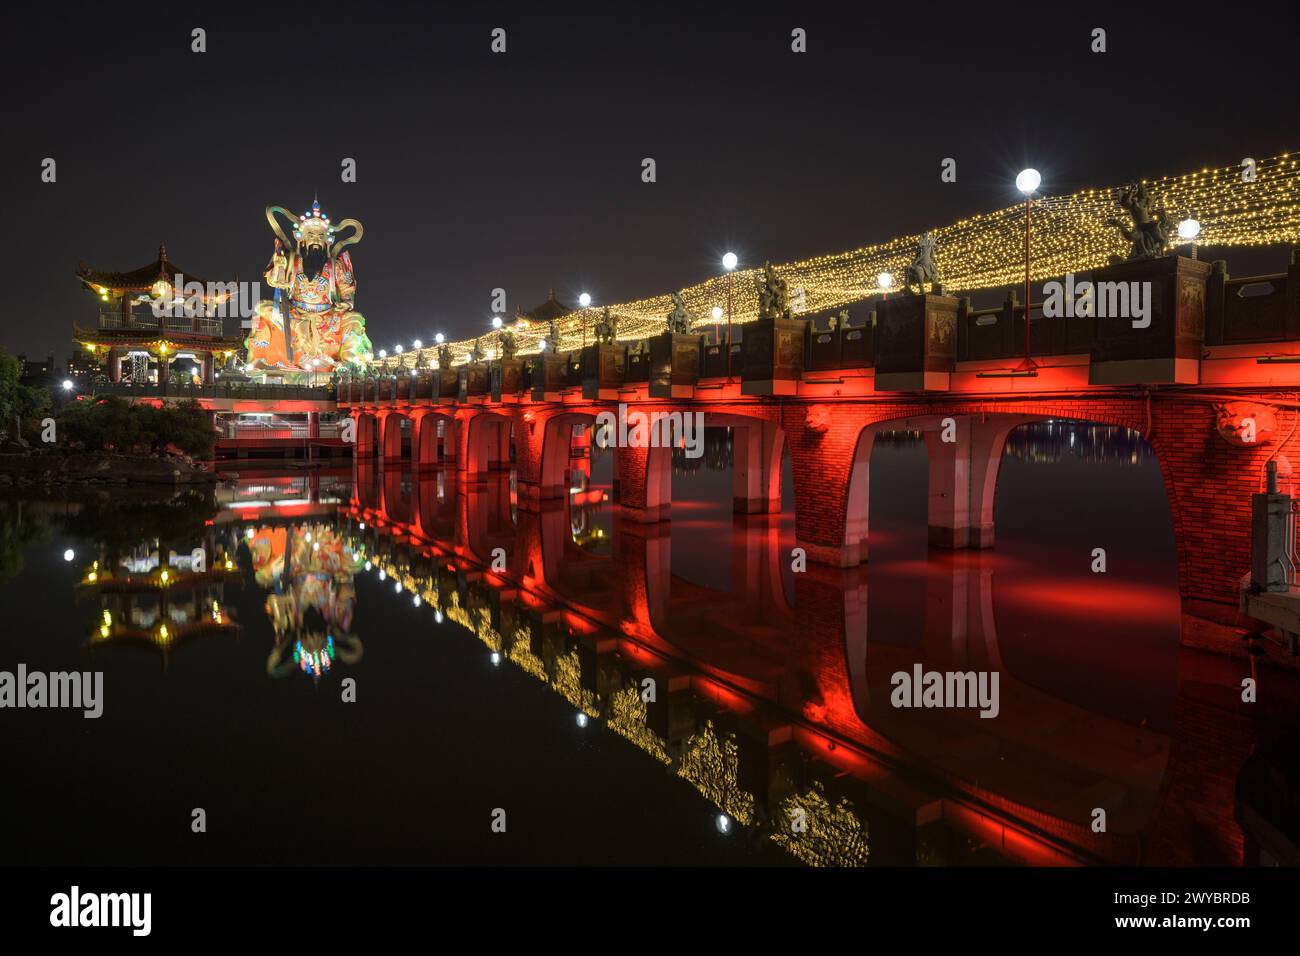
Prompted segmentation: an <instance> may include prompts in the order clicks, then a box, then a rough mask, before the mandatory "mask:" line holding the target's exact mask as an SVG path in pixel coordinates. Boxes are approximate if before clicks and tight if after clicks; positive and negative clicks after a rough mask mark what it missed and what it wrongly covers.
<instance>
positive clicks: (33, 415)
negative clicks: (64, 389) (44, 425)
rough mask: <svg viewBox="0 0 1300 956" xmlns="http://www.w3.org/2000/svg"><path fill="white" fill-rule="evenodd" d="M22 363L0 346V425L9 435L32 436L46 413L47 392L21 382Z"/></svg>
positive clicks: (34, 435)
mask: <svg viewBox="0 0 1300 956" xmlns="http://www.w3.org/2000/svg"><path fill="white" fill-rule="evenodd" d="M22 374H23V367H22V363H21V362H19V361H18V359H16V358H14V356H12V355H10V354H9V353H8V352H6V351H5V350H4V349H0V429H2V430H3V431H4V432H5V433H6V434H8V435H9V436H10V437H11V438H15V439H17V438H21V437H28V438H33V439H34V438H36V436H37V435H38V433H39V431H40V420H41V419H42V418H44V417H45V416H46V415H48V414H49V410H50V404H51V401H50V393H49V392H47V391H46V390H45V389H43V388H37V387H35V386H31V385H24V384H23V383H22Z"/></svg>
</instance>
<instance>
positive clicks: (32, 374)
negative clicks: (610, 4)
mask: <svg viewBox="0 0 1300 956" xmlns="http://www.w3.org/2000/svg"><path fill="white" fill-rule="evenodd" d="M18 364H19V367H20V368H21V369H22V372H21V374H20V376H19V381H21V382H22V383H23V384H24V385H36V386H40V387H41V388H49V387H50V386H51V385H52V383H53V380H54V377H55V375H56V374H57V372H58V370H57V369H56V368H55V365H54V356H53V355H47V356H46V357H45V359H44V361H37V360H36V359H29V358H28V357H27V356H26V355H22V354H19V356H18Z"/></svg>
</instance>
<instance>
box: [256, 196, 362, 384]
mask: <svg viewBox="0 0 1300 956" xmlns="http://www.w3.org/2000/svg"><path fill="white" fill-rule="evenodd" d="M277 213H279V214H280V215H282V216H284V217H285V218H287V219H288V220H289V221H290V222H291V223H292V229H293V239H292V240H290V239H289V237H288V235H286V234H285V232H284V230H283V229H282V228H281V224H280V222H279V221H278V220H277V219H276V214H277ZM266 220H267V222H269V223H270V224H271V231H272V232H274V233H275V236H276V239H275V246H274V248H273V249H272V252H271V261H270V263H269V264H268V265H267V268H266V282H267V284H268V285H270V286H271V287H272V288H273V289H275V299H274V301H268V302H259V303H258V306H257V320H256V323H255V325H254V328H253V331H252V333H251V334H250V335H249V336H248V339H247V341H246V342H245V346H246V347H247V349H248V363H249V365H250V366H251V367H252V368H253V369H255V370H260V371H283V372H303V373H325V372H330V371H332V370H333V369H335V368H336V367H337V366H339V365H344V364H367V363H369V362H370V361H371V360H372V359H373V357H374V356H373V350H372V348H371V345H370V339H369V338H368V337H367V336H366V322H365V318H364V317H363V316H362V315H361V313H360V312H357V311H356V309H355V308H354V304H355V301H356V294H357V281H356V275H355V274H354V273H353V271H352V257H351V255H350V254H349V253H348V251H347V247H348V246H352V245H355V244H356V243H358V242H360V241H361V237H362V235H363V233H364V230H363V229H362V228H361V223H359V222H357V221H356V220H355V219H344V220H343V221H342V222H340V223H339V224H338V225H334V224H333V223H331V222H330V219H329V217H328V216H326V215H325V214H324V213H323V212H321V208H320V203H319V202H316V201H313V202H312V204H311V209H310V210H308V211H307V212H305V213H303V214H302V215H301V216H298V217H297V218H296V219H295V217H294V216H293V214H292V213H290V212H289V211H288V210H287V209H285V208H284V207H282V206H267V207H266ZM349 227H351V229H352V230H353V232H352V235H351V236H349V237H348V238H346V239H340V238H339V236H340V235H341V234H342V233H343V232H344V231H345V230H347V229H348V228H349Z"/></svg>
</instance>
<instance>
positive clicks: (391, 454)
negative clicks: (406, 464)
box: [380, 409, 414, 461]
mask: <svg viewBox="0 0 1300 956" xmlns="http://www.w3.org/2000/svg"><path fill="white" fill-rule="evenodd" d="M381 414H382V416H383V430H382V434H381V435H380V441H381V442H382V443H383V444H382V453H383V458H384V461H401V460H402V458H403V457H405V456H404V455H403V454H402V422H403V421H408V422H411V421H412V419H411V416H410V415H409V414H408V413H406V412H403V411H398V410H396V409H391V410H388V411H385V412H383V413H381ZM412 440H414V439H412Z"/></svg>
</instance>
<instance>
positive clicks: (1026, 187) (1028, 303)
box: [1012, 167, 1043, 375]
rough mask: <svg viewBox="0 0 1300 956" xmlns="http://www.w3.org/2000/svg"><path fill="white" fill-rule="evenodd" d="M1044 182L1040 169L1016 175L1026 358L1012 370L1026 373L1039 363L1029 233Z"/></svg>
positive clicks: (1035, 369) (1029, 372)
mask: <svg viewBox="0 0 1300 956" xmlns="http://www.w3.org/2000/svg"><path fill="white" fill-rule="evenodd" d="M1042 182H1043V177H1042V176H1040V175H1039V174H1038V170H1036V169H1033V168H1032V167H1031V168H1029V169H1022V170H1021V171H1020V172H1019V173H1018V174H1017V175H1016V188H1017V189H1019V190H1020V191H1021V192H1022V193H1024V194H1025V358H1024V361H1023V362H1021V363H1020V364H1019V365H1017V366H1016V367H1015V368H1014V369H1013V370H1012V371H1014V372H1019V373H1022V374H1025V375H1036V374H1037V369H1038V363H1037V362H1035V361H1034V360H1033V359H1032V358H1030V357H1029V313H1030V312H1031V311H1033V309H1032V306H1033V300H1032V298H1031V294H1030V293H1031V289H1032V287H1031V286H1030V283H1029V263H1030V254H1029V235H1030V223H1031V216H1030V213H1031V211H1032V209H1033V205H1032V201H1033V197H1034V193H1035V192H1037V191H1038V187H1039V185H1041V184H1042Z"/></svg>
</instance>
